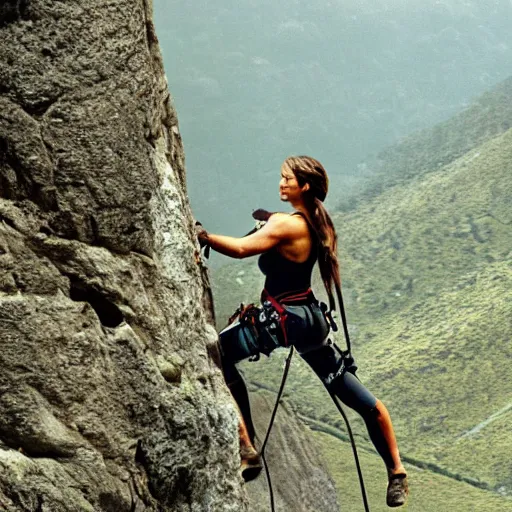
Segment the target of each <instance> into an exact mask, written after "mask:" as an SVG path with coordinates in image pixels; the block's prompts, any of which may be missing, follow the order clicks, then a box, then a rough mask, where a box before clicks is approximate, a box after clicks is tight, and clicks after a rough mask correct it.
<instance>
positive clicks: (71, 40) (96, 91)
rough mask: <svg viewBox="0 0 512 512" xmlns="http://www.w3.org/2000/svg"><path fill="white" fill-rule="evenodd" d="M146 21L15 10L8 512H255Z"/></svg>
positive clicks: (0, 195)
mask: <svg viewBox="0 0 512 512" xmlns="http://www.w3.org/2000/svg"><path fill="white" fill-rule="evenodd" d="M151 19H152V12H151V3H150V0H108V1H105V0H69V1H66V2H61V1H55V0H4V1H3V2H2V4H1V6H0V48H1V52H0V368H1V372H0V510H6V511H9V512H14V511H27V512H35V511H38V512H60V511H70V512H71V511H73V512H74V511H89V512H93V511H110V512H124V511H126V512H140V511H157V510H158V511H177V512H180V511H231V510H232V511H240V510H244V509H245V507H246V499H245V494H244V492H243V488H242V485H241V479H240V476H239V474H238V469H239V468H238V466H239V458H238V438H237V417H236V414H235V411H234V407H233V405H232V402H231V400H230V398H229V396H228V394H227V391H226V389H225V387H224V385H223V380H222V376H221V374H220V372H219V370H218V369H217V367H216V365H215V364H214V363H213V362H212V357H211V355H210V352H214V351H213V349H212V347H213V346H214V343H215V340H216V334H215V331H214V329H213V328H212V327H211V326H210V325H209V320H211V315H212V313H211V304H210V300H209V296H208V294H207V292H206V290H207V287H205V285H207V281H206V279H207V278H206V277H205V275H204V269H203V268H202V266H201V263H200V260H199V258H198V253H197V249H198V247H197V245H196V242H195V240H194V238H195V237H194V232H193V225H192V216H191V212H190V208H189V204H188V199H187V195H186V188H185V176H184V163H183V151H182V145H181V139H180V134H179V129H178V124H177V119H176V115H175V112H174V110H173V108H172V106H171V103H170V98H169V93H168V92H167V84H166V80H165V76H164V72H163V68H162V63H161V59H160V54H159V49H158V43H157V40H156V37H155V34H154V29H153V24H152V21H151Z"/></svg>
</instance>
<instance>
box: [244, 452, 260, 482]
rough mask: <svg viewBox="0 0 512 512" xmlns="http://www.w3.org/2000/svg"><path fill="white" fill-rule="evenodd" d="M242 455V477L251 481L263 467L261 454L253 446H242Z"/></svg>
mask: <svg viewBox="0 0 512 512" xmlns="http://www.w3.org/2000/svg"><path fill="white" fill-rule="evenodd" d="M240 457H241V459H242V463H241V465H240V467H241V469H242V478H243V479H244V480H245V481H246V482H250V481H251V480H254V479H255V478H256V477H257V476H258V475H259V474H260V473H261V470H262V468H263V466H262V464H261V457H260V454H259V453H258V452H257V451H256V450H255V449H254V447H252V446H243V447H242V446H241V447H240Z"/></svg>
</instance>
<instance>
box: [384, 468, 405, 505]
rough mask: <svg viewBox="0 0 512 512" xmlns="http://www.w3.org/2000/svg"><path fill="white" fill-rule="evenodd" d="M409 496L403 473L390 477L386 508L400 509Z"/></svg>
mask: <svg viewBox="0 0 512 512" xmlns="http://www.w3.org/2000/svg"><path fill="white" fill-rule="evenodd" d="M408 495H409V484H408V482H407V475H406V474H405V473H398V474H396V475H390V476H389V481H388V490H387V493H386V504H387V506H388V507H401V506H402V505H403V504H404V503H405V502H406V501H407V496H408Z"/></svg>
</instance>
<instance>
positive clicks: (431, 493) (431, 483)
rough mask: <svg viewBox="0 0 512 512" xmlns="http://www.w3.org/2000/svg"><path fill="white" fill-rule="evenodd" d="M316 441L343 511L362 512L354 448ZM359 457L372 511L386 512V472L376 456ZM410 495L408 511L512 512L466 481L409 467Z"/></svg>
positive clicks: (511, 503)
mask: <svg viewBox="0 0 512 512" xmlns="http://www.w3.org/2000/svg"><path fill="white" fill-rule="evenodd" d="M313 435H314V439H315V442H316V443H317V444H318V445H319V447H320V449H321V450H322V452H323V455H324V458H325V460H326V463H327V468H328V469H329V471H330V473H331V475H332V476H333V478H334V480H335V482H336V490H337V493H338V500H339V502H340V503H341V510H347V511H348V510H349V511H350V512H363V510H364V507H363V504H362V498H361V493H360V490H359V483H358V480H357V473H356V470H355V465H354V460H353V456H352V449H351V447H350V445H349V444H348V443H346V442H343V441H340V440H338V439H336V438H334V437H332V436H330V435H328V434H324V433H320V432H317V433H315V434H313ZM359 457H360V460H361V466H362V470H363V476H364V479H365V486H366V488H367V493H368V501H369V505H370V509H371V510H372V512H387V511H389V508H387V507H386V504H385V490H386V471H385V469H384V467H383V465H382V462H381V460H380V459H379V458H378V457H377V456H376V455H374V454H373V453H370V452H367V451H364V450H360V451H359ZM409 482H410V489H411V494H410V497H409V500H408V503H407V507H406V510H407V511H408V512H420V511H422V512H423V511H429V512H430V511H436V512H437V511H439V512H445V511H447V510H454V511H455V510H456V511H458V512H497V511H499V512H512V500H511V499H510V498H507V497H503V496H498V495H496V494H494V493H492V492H489V491H486V490H485V489H478V488H475V487H474V486H472V485H468V484H467V483H465V482H460V481H457V480H455V479H453V478H449V477H446V476H443V475H438V474H435V473H432V472H430V471H426V470H422V469H420V468H416V467H413V466H409Z"/></svg>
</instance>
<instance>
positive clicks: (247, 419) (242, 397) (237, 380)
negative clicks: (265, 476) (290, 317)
mask: <svg viewBox="0 0 512 512" xmlns="http://www.w3.org/2000/svg"><path fill="white" fill-rule="evenodd" d="M221 363H222V371H223V373H224V379H225V381H226V384H227V385H228V387H229V390H230V391H231V394H232V395H233V398H234V399H235V402H236V405H237V408H238V413H239V421H238V436H239V439H240V458H241V468H242V477H243V478H244V480H245V481H246V482H248V481H250V480H253V479H254V478H256V477H257V476H258V475H259V473H260V472H261V469H262V465H261V457H260V455H259V453H258V451H257V450H256V448H255V447H254V437H255V432H254V425H253V423H252V417H251V407H250V404H249V394H248V393H247V388H246V386H245V382H244V380H243V378H242V376H241V375H240V372H239V371H238V369H237V367H236V366H235V364H234V363H233V362H232V361H228V360H227V359H226V358H225V357H223V356H221Z"/></svg>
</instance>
